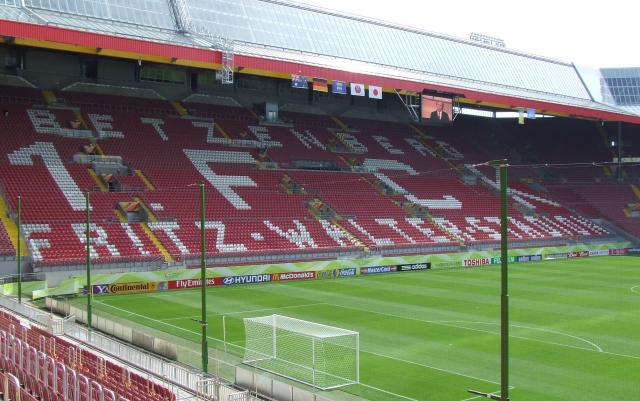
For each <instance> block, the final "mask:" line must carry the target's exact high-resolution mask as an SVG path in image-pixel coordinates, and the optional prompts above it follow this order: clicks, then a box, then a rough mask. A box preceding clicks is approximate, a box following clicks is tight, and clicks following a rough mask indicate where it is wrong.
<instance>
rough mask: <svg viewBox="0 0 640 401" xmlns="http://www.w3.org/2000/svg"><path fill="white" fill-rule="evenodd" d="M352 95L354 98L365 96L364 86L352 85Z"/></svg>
mask: <svg viewBox="0 0 640 401" xmlns="http://www.w3.org/2000/svg"><path fill="white" fill-rule="evenodd" d="M351 94H352V95H353V96H364V95H365V93H364V84H354V83H352V84H351Z"/></svg>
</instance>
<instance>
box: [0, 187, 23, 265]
mask: <svg viewBox="0 0 640 401" xmlns="http://www.w3.org/2000/svg"><path fill="white" fill-rule="evenodd" d="M0 219H1V220H2V225H3V226H4V229H5V231H6V232H7V235H8V237H9V240H10V241H11V245H12V246H13V254H14V255H15V254H16V252H17V250H18V241H22V242H21V244H20V245H22V248H21V250H22V252H21V253H22V256H27V247H26V245H25V243H24V240H23V239H22V238H20V239H19V238H18V226H17V225H16V223H15V222H14V221H13V220H12V219H11V218H10V217H9V210H8V209H7V204H6V202H5V200H4V196H3V195H0Z"/></svg>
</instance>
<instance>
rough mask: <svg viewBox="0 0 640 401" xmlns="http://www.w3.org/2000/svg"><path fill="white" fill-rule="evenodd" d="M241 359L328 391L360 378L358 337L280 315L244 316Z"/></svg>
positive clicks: (352, 332)
mask: <svg viewBox="0 0 640 401" xmlns="http://www.w3.org/2000/svg"><path fill="white" fill-rule="evenodd" d="M243 320H244V329H245V353H244V359H243V362H244V363H246V364H248V365H251V366H255V367H257V368H259V369H262V370H265V371H268V372H271V373H275V374H278V375H281V376H284V377H287V378H289V379H292V380H296V381H299V382H302V383H305V384H308V385H310V386H313V387H316V388H319V389H322V390H329V389H333V388H337V387H342V386H347V385H350V384H355V383H358V382H359V381H360V336H359V334H358V333H357V332H355V331H351V330H346V329H341V328H339V327H332V326H327V325H324V324H319V323H314V322H308V321H306V320H300V319H294V318H291V317H287V316H281V315H270V316H261V317H251V318H244V319H243Z"/></svg>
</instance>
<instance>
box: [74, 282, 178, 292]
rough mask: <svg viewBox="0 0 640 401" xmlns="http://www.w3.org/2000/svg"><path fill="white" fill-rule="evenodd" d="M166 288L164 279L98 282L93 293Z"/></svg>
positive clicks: (146, 290) (149, 290) (145, 290)
mask: <svg viewBox="0 0 640 401" xmlns="http://www.w3.org/2000/svg"><path fill="white" fill-rule="evenodd" d="M166 289H167V282H166V281H162V282H160V281H154V282H139V283H118V284H100V285H94V286H93V295H105V294H113V295H116V294H137V293H144V292H156V291H165V290H166ZM83 293H84V294H86V293H87V287H84V288H83Z"/></svg>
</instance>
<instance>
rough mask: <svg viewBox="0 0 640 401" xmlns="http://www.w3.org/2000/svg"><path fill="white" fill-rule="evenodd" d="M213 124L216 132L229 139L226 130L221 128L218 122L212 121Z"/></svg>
mask: <svg viewBox="0 0 640 401" xmlns="http://www.w3.org/2000/svg"><path fill="white" fill-rule="evenodd" d="M213 126H214V127H215V128H216V132H218V133H219V134H220V135H222V136H223V137H225V138H227V139H231V137H230V136H229V134H227V132H226V131H225V130H224V128H222V126H221V125H220V124H218V123H213Z"/></svg>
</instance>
